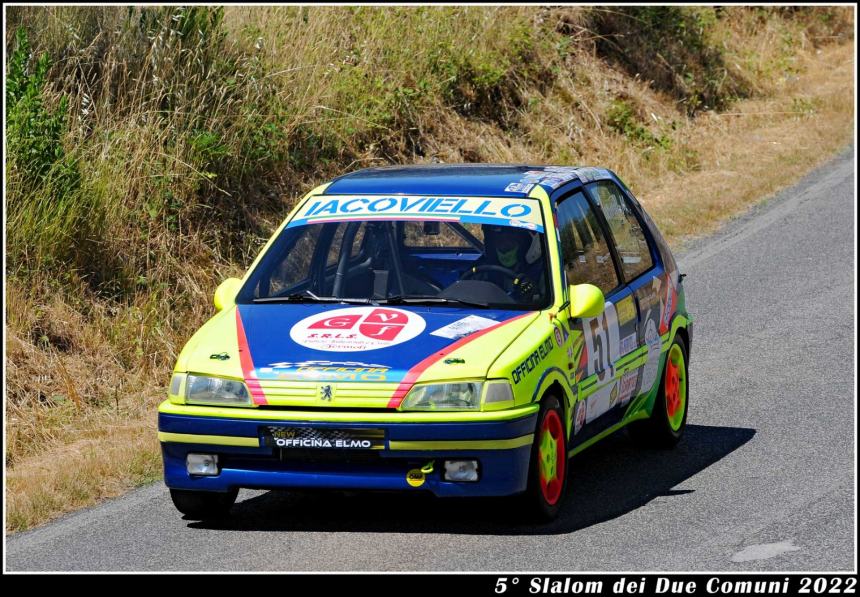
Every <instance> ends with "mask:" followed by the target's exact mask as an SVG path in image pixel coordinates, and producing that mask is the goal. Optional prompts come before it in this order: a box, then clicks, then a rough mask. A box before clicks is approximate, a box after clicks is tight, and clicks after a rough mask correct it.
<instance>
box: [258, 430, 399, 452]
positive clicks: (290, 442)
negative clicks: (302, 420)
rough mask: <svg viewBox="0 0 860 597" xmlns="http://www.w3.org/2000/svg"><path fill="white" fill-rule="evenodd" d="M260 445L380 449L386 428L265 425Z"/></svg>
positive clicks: (302, 447) (383, 442)
mask: <svg viewBox="0 0 860 597" xmlns="http://www.w3.org/2000/svg"><path fill="white" fill-rule="evenodd" d="M263 445H266V446H271V447H273V448H285V449H290V448H293V449H300V450H309V449H310V450H381V449H382V448H384V447H385V431H384V430H383V429H316V428H313V427H280V426H277V425H268V426H266V427H264V428H263Z"/></svg>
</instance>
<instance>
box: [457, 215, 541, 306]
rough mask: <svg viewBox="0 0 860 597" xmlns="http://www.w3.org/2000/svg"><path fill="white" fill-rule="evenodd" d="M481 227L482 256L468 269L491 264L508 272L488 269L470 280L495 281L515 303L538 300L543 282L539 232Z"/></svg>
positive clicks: (491, 226)
mask: <svg viewBox="0 0 860 597" xmlns="http://www.w3.org/2000/svg"><path fill="white" fill-rule="evenodd" d="M481 228H482V230H483V232H484V255H483V256H481V257H480V258H479V259H478V260H477V261H476V262H475V263H474V265H473V266H472V271H475V270H477V269H478V268H479V267H480V266H482V265H495V266H501V267H502V268H503V269H506V270H509V271H510V273H511V275H506V274H504V273H502V272H501V271H492V270H489V271H482V272H477V273H476V274H475V276H474V279H478V280H486V281H488V282H492V283H494V284H496V285H497V286H499V287H500V288H502V289H503V290H504V291H505V292H507V293H508V295H509V296H510V297H511V298H513V299H515V300H517V301H518V302H527V303H532V302H540V300H541V298H542V294H543V289H544V288H546V283H545V280H544V267H543V265H544V264H543V259H541V257H542V254H541V242H540V236H539V234H538V233H537V232H530V231H529V230H525V229H522V228H515V227H513V226H497V225H491V224H483V225H482V226H481Z"/></svg>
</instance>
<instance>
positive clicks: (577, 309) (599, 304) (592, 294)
mask: <svg viewBox="0 0 860 597" xmlns="http://www.w3.org/2000/svg"><path fill="white" fill-rule="evenodd" d="M605 303H606V299H605V298H603V292H601V290H600V289H599V288H598V287H597V286H594V285H593V284H576V285H572V286H571V287H570V316H571V317H597V316H598V315H600V314H601V313H603V307H604V304H605Z"/></svg>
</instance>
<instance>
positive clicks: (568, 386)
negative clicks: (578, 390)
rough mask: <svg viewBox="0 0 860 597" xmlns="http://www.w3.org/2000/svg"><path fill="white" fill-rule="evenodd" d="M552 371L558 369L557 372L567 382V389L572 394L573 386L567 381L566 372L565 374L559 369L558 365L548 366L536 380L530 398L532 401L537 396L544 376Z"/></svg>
mask: <svg viewBox="0 0 860 597" xmlns="http://www.w3.org/2000/svg"><path fill="white" fill-rule="evenodd" d="M552 371H558V372H559V374H560V375H561V378H562V379H563V380H564V383H566V384H567V389H568V391H569V392H570V394H571V395H573V388H571V387H570V382H569V381H567V374H565V372H564V371H562V370H561V369H559V368H558V367H550V368H549V369H547V370H546V371H544V372H543V374H541V376H540V379H539V380H538V382H537V385H536V386H535V391H534V393H533V394H532V399H531V401H532V402H534V401H535V398H537V395H538V392H540V387H541V384H542V383H543V380H544V378H545V377H546V376H547V375H549V374H550V372H552Z"/></svg>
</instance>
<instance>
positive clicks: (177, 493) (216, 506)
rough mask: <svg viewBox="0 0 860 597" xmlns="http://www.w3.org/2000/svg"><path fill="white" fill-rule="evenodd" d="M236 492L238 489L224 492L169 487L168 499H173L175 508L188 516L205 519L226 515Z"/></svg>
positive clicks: (194, 518)
mask: <svg viewBox="0 0 860 597" xmlns="http://www.w3.org/2000/svg"><path fill="white" fill-rule="evenodd" d="M238 494H239V490H238V489H232V490H230V491H228V492H226V493H221V492H215V491H189V490H186V489H171V490H170V499H171V500H173V505H174V506H176V509H177V510H179V511H180V512H182V513H183V514H185V515H186V516H187V517H188V518H191V519H193V520H206V519H211V518H221V517H223V516H226V515H227V513H228V512H229V511H230V508H231V507H232V506H233V503H234V502H235V501H236V496H237V495H238Z"/></svg>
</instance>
